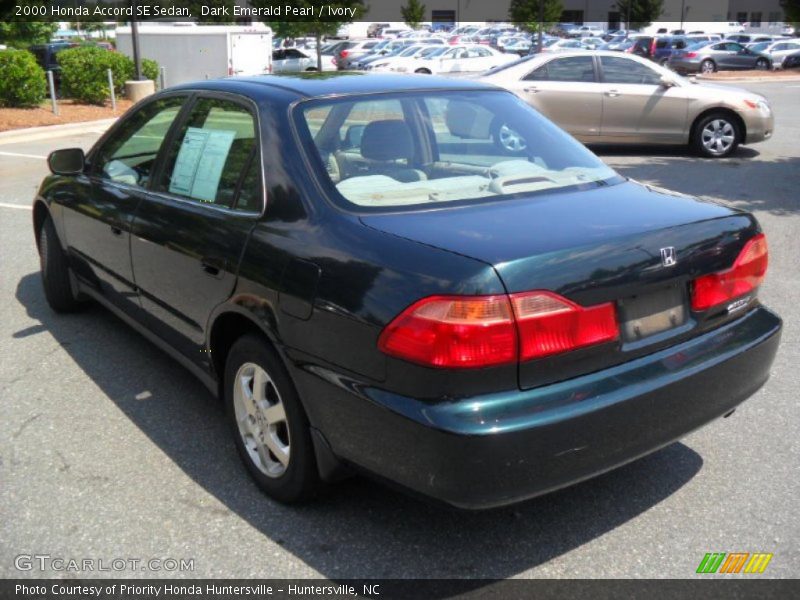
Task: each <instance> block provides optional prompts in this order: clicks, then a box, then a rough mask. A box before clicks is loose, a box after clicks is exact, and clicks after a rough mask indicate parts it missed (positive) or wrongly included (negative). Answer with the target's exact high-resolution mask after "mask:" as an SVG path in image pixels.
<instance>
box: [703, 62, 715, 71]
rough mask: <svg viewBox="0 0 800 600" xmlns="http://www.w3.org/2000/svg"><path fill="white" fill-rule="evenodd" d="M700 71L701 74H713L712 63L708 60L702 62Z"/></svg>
mask: <svg viewBox="0 0 800 600" xmlns="http://www.w3.org/2000/svg"><path fill="white" fill-rule="evenodd" d="M700 70H701V71H703V73H713V72H714V63H713V62H711V61H710V60H707V61H704V62H703V64H702V65H700Z"/></svg>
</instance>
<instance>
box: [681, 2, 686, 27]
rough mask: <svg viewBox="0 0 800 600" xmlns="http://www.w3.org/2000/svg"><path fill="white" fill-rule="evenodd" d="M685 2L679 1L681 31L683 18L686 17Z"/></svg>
mask: <svg viewBox="0 0 800 600" xmlns="http://www.w3.org/2000/svg"><path fill="white" fill-rule="evenodd" d="M685 6H686V0H681V30H683V18H684V16H685V15H686V8H685Z"/></svg>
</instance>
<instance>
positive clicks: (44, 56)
mask: <svg viewBox="0 0 800 600" xmlns="http://www.w3.org/2000/svg"><path fill="white" fill-rule="evenodd" d="M77 46H78V44H75V43H73V42H49V43H47V44H34V45H33V46H31V47H30V48H28V50H30V51H31V52H32V53H33V56H34V57H35V58H36V62H37V63H39V66H40V67H42V69H44V70H45V71H52V72H53V81H54V83H55V85H56V87H58V86H59V85H60V83H61V65H59V64H58V58H57V56H58V53H59V52H61V51H62V50H66V49H68V48H76V47H77Z"/></svg>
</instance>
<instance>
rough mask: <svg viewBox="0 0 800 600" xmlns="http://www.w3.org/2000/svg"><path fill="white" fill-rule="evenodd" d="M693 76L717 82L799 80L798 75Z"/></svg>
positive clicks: (780, 81) (792, 81) (795, 81)
mask: <svg viewBox="0 0 800 600" xmlns="http://www.w3.org/2000/svg"><path fill="white" fill-rule="evenodd" d="M695 77H696V79H697V80H698V81H715V82H717V83H725V82H726V81H736V82H741V81H751V82H753V83H784V82H785V83H797V82H798V81H800V75H798V76H794V75H792V76H786V77H747V76H743V77H713V76H711V77H709V76H708V75H695Z"/></svg>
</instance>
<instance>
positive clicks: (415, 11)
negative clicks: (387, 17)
mask: <svg viewBox="0 0 800 600" xmlns="http://www.w3.org/2000/svg"><path fill="white" fill-rule="evenodd" d="M400 14H402V15H403V20H404V21H405V22H406V25H408V26H409V27H411V29H416V28H417V27H419V24H420V23H422V21H423V20H424V19H425V5H424V4H422V3H421V2H420V1H419V0H408V4H406V5H405V6H402V7H400Z"/></svg>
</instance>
